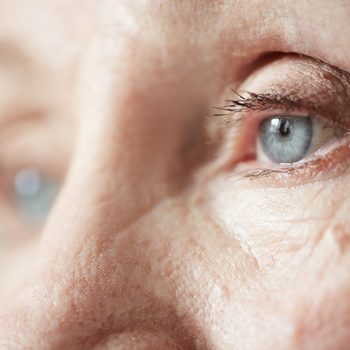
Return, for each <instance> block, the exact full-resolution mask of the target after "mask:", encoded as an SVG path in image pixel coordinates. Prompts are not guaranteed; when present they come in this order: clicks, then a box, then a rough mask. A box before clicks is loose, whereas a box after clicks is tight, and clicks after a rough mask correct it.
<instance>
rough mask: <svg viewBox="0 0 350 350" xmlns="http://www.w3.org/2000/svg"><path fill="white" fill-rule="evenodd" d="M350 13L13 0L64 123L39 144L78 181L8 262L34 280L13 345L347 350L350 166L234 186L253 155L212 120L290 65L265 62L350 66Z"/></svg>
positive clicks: (4, 4)
mask: <svg viewBox="0 0 350 350" xmlns="http://www.w3.org/2000/svg"><path fill="white" fill-rule="evenodd" d="M349 16H350V3H349V2H348V1H343V0H337V1H333V2H331V1H327V0H317V1H316V0H312V1H307V0H297V1H282V0H281V1H279V0H272V1H240V0H238V1H234V0H222V1H219V0H217V1H216V0H215V1H214V0H213V1H211V0H193V1H188V0H179V1H178V0H166V1H158V0H142V1H141V0H121V1H118V0H111V1H107V0H103V1H78V0H74V1H72V0H69V1H68V0H28V1H14V0H1V1H0V38H1V41H4V42H5V44H4V45H3V46H4V48H3V50H7V52H9V51H10V52H12V53H10V54H13V55H16V57H17V56H19V55H22V56H21V57H20V58H18V57H17V58H16V60H18V61H19V62H20V63H19V64H20V65H21V67H22V68H21V69H23V71H24V72H22V73H18V74H22V75H25V78H23V77H22V78H21V79H22V83H21V84H22V85H23V86H22V90H23V91H22V90H21V99H22V101H24V100H25V101H29V102H28V104H29V105H30V107H28V109H29V108H33V109H41V110H44V111H45V113H47V114H49V115H50V116H51V118H49V120H47V119H45V120H44V121H43V120H41V121H40V123H41V124H40V125H41V128H42V125H43V123H44V125H45V128H46V129H45V130H51V129H50V128H52V127H51V124H52V123H54V125H55V128H53V130H54V131H52V132H54V134H53V136H50V137H49V138H48V139H47V140H45V141H42V142H43V143H44V145H43V146H40V147H41V148H45V149H48V152H49V151H51V150H52V151H53V150H55V152H57V155H56V153H55V155H53V156H52V157H55V159H56V160H57V163H59V164H62V166H61V168H63V169H68V172H67V177H66V180H65V183H64V185H63V186H62V190H61V192H60V195H59V198H58V200H57V202H56V204H55V206H54V208H53V210H52V212H51V214H50V216H49V219H48V221H47V223H46V225H45V227H44V229H43V230H42V233H41V234H40V235H39V234H38V237H34V238H31V239H29V241H26V243H23V244H24V245H25V247H26V248H23V247H22V248H21V249H19V248H18V249H17V248H16V249H13V253H11V254H12V255H11V254H9V255H11V259H12V260H11V263H8V262H7V261H4V266H5V265H6V268H5V267H4V270H6V275H5V274H4V276H9V275H11V274H12V270H11V268H14V266H15V263H13V264H12V261H17V263H18V265H20V266H22V268H19V269H18V270H21V269H22V270H23V266H25V267H26V273H25V274H24V275H21V276H23V277H18V280H20V283H19V282H18V283H13V288H12V289H11V290H10V289H9V292H8V294H10V296H9V295H8V294H7V296H6V297H5V295H4V297H3V300H4V303H3V305H2V309H1V316H0V348H1V349H17V350H19V349H36V350H40V349H50V350H54V349H57V350H58V349H215V350H216V349H237V350H238V349H242V350H272V349H276V350H277V349H285V350H288V349H298V350H300V349H318V350H326V349H327V350H328V349H334V350H347V349H349V344H350V299H349V294H350V272H349V271H350V269H349V267H350V244H349V242H350V240H349V237H350V236H349V235H350V232H349V221H350V219H349V214H348V213H349V206H350V199H349V196H348V191H347V190H346V189H347V188H348V184H349V181H350V173H349V172H348V171H347V170H345V171H342V172H340V173H336V170H334V169H333V167H332V169H328V170H327V174H326V175H325V176H324V177H322V179H320V180H319V181H306V180H305V181H304V180H303V179H301V180H299V179H298V180H297V184H294V183H293V184H291V183H288V182H287V183H284V185H283V186H282V185H279V184H274V185H273V186H271V184H270V183H269V181H270V182H271V181H273V179H272V180H266V179H265V180H262V179H260V180H259V179H257V180H254V181H242V182H240V181H239V182H236V181H232V178H231V177H230V176H229V175H230V172H232V171H233V170H232V169H233V168H234V164H235V159H238V158H239V155H240V153H241V152H242V147H243V146H242V144H240V142H236V143H234V145H233V146H232V145H231V146H230V147H227V145H226V147H225V143H227V142H228V141H227V139H228V138H229V137H224V136H223V135H224V134H225V135H226V134H227V133H228V132H227V131H226V130H224V131H223V130H221V129H220V128H216V129H215V127H212V128H208V125H207V124H208V123H209V122H208V119H207V118H205V117H206V116H207V115H209V114H211V113H212V110H211V108H212V106H219V105H220V103H223V101H224V100H225V99H226V98H227V97H228V96H229V95H228V90H229V88H230V87H239V86H246V87H247V88H250V87H252V86H254V88H255V87H257V88H258V86H259V84H263V82H265V83H266V81H269V79H271V80H272V79H273V78H274V77H273V76H274V75H277V73H276V72H277V71H278V69H282V68H279V67H282V65H284V64H287V65H288V64H291V65H293V64H294V63H293V62H292V61H293V58H282V61H279V59H276V60H275V59H272V62H271V60H268V61H267V62H265V63H264V64H263V68H261V67H262V63H261V62H260V61H259V59H260V57H262V56H263V55H264V54H266V53H269V52H282V53H293V52H295V53H301V54H303V55H304V56H305V57H306V56H308V57H316V58H318V59H320V60H322V61H324V62H327V63H329V64H331V65H334V66H336V67H338V68H341V69H343V70H345V71H350V60H349V57H350V27H349V25H348V19H349ZM15 51H20V52H21V53H20V54H19V53H13V52H15ZM285 59H286V60H287V61H288V60H290V61H291V62H289V61H288V62H285V61H284V60H285ZM16 60H15V59H13V60H12V61H16ZM270 65H274V67H275V68H274V69H275V71H274V69H269V68H268V67H270ZM23 67H24V68H23ZM262 76H264V78H262ZM8 79H9V80H11V79H12V78H8ZM23 80H24V81H25V83H23ZM5 81H6V80H5ZM6 83H7V84H10V83H11V82H8V81H6ZM16 84H17V83H16ZM18 84H20V83H18ZM17 104H21V101H17ZM22 104H24V103H22ZM24 105H25V106H26V104H24ZM23 108H27V107H23ZM2 113H3V112H2ZM32 123H33V125H26V126H25V128H27V129H25V132H26V133H30V132H32V130H34V129H35V128H38V127H39V126H38V125H37V124H38V122H35V121H33V122H32ZM210 123H212V121H210ZM214 124H215V122H214ZM209 129H210V130H212V129H215V130H214V131H215V132H212V133H210V132H209V131H208V130H209ZM45 132H46V133H48V131H45ZM213 133H214V134H216V135H217V136H216V137H215V138H214V139H215V141H213V140H212V139H213V137H212V134H213ZM50 135H51V134H50ZM237 139H239V137H238V136H237ZM209 141H212V142H209ZM48 157H50V156H48ZM69 160H70V163H68V162H69ZM339 162H340V161H339ZM334 168H336V167H334ZM333 172H334V173H333ZM303 176H304V175H303ZM305 176H307V175H305ZM305 176H304V177H305ZM287 181H289V180H287ZM28 252H29V253H28ZM9 261H10V260H9ZM16 271H17V270H16ZM15 273H17V272H13V274H15ZM18 274H19V272H18ZM12 277H13V276H12ZM1 283H2V285H4V288H5V287H6V286H7V285H10V282H9V281H7V280H6V278H5V277H3V279H2V281H1ZM5 301H6V302H5Z"/></svg>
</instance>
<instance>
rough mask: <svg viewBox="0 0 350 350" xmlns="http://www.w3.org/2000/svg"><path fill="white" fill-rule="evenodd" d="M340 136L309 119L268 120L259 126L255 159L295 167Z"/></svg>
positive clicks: (335, 130)
mask: <svg viewBox="0 0 350 350" xmlns="http://www.w3.org/2000/svg"><path fill="white" fill-rule="evenodd" d="M339 132H340V130H338V129H337V128H335V127H326V126H325V125H324V123H323V122H322V121H320V120H318V119H315V118H312V117H304V116H273V117H269V118H267V119H265V120H263V121H262V122H261V124H260V126H259V130H258V138H257V157H258V159H259V160H266V158H267V159H268V160H269V161H270V162H273V163H277V164H283V163H296V162H299V161H301V160H303V159H305V158H306V157H307V156H309V155H310V154H313V153H315V152H317V151H318V150H319V149H320V148H321V147H322V146H324V145H326V144H327V143H329V141H331V140H332V139H334V138H335V137H336V136H337V134H338V133H339Z"/></svg>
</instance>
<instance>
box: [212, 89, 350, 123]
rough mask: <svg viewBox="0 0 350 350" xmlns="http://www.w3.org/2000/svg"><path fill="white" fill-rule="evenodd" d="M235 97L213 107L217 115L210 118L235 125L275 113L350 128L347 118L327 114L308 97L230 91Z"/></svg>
mask: <svg viewBox="0 0 350 350" xmlns="http://www.w3.org/2000/svg"><path fill="white" fill-rule="evenodd" d="M231 90H232V92H233V94H234V95H235V96H237V97H236V98H235V99H229V100H226V102H227V104H226V105H224V106H222V107H213V109H215V110H216V111H217V112H216V113H214V114H213V115H212V116H213V117H220V118H224V119H225V120H224V121H225V123H224V125H225V126H235V125H237V122H240V121H242V120H243V119H245V117H247V113H248V112H250V111H253V112H267V111H270V112H271V113H270V115H269V116H271V115H273V114H274V113H276V114H285V113H292V114H304V115H305V114H307V115H309V116H312V117H314V118H317V119H321V120H322V121H323V122H324V124H325V125H326V126H328V127H339V128H343V129H350V119H348V120H346V118H344V116H342V115H338V114H335V113H330V112H329V111H327V108H325V107H324V106H321V105H320V104H318V103H316V102H315V101H313V100H312V99H310V98H305V99H303V98H301V97H300V96H293V94H292V93H291V94H288V93H285V94H281V93H279V92H275V91H273V92H266V93H254V92H250V91H242V92H238V91H236V90H234V89H231Z"/></svg>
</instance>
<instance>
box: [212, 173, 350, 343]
mask: <svg viewBox="0 0 350 350" xmlns="http://www.w3.org/2000/svg"><path fill="white" fill-rule="evenodd" d="M256 181H258V180H256ZM256 181H255V182H254V180H252V181H248V180H242V181H241V182H239V184H237V182H230V180H229V179H228V178H227V177H226V178H225V179H223V180H218V181H216V183H215V184H213V185H212V196H211V200H212V209H213V211H214V212H215V213H216V214H215V217H216V219H217V221H218V222H219V224H220V225H221V227H223V228H224V229H225V230H227V232H228V233H229V234H230V235H232V236H233V237H234V238H236V239H237V240H238V241H239V242H240V243H241V247H242V249H243V250H244V251H245V252H246V253H247V254H249V255H251V256H252V257H254V258H255V259H256V263H257V268H256V279H255V281H256V283H257V284H258V286H259V288H262V290H263V292H261V293H260V294H259V295H258V296H257V299H256V300H255V301H254V306H253V307H252V308H251V310H255V312H256V310H257V309H260V310H265V312H266V313H270V316H271V319H272V320H273V319H274V320H277V322H276V323H277V325H276V327H277V328H278V329H279V330H280V332H281V334H284V337H282V338H281V339H280V340H281V341H282V339H283V338H284V339H285V340H286V339H289V340H290V346H291V349H292V348H298V349H315V348H317V349H330V348H335V349H346V348H347V346H348V345H347V344H349V341H350V336H349V335H348V332H347V329H348V328H347V327H348V325H349V322H350V317H349V315H350V313H349V309H350V302H349V301H348V294H349V290H350V283H349V273H348V270H349V266H350V253H349V249H348V247H349V232H348V228H347V227H348V224H347V222H348V212H349V207H350V202H349V199H348V196H347V194H346V193H344V188H346V186H347V185H346V184H347V183H348V181H349V178H348V176H342V177H338V178H336V179H335V180H329V181H325V182H315V183H309V184H306V185H301V186H296V187H291V188H288V189H287V188H276V187H274V188H261V187H259V185H258V184H257V182H256ZM264 296H265V301H264ZM259 300H260V302H259ZM271 301H272V302H271ZM272 310H274V311H272ZM271 311H272V312H271ZM248 314H249V312H248ZM264 318H265V319H266V316H264V317H263V318H262V319H264ZM252 324H253V323H252ZM266 334H271V332H269V331H267V332H266ZM262 338H265V336H264V334H263V335H262ZM266 341H267V340H266ZM335 342H337V343H336V344H335ZM287 343H288V342H287ZM287 343H285V344H287ZM271 344H272V343H271ZM275 344H278V337H277V338H276V343H275ZM281 344H282V343H281ZM316 344H317V345H316ZM263 348H264V347H263ZM283 348H286V347H285V345H284V346H283Z"/></svg>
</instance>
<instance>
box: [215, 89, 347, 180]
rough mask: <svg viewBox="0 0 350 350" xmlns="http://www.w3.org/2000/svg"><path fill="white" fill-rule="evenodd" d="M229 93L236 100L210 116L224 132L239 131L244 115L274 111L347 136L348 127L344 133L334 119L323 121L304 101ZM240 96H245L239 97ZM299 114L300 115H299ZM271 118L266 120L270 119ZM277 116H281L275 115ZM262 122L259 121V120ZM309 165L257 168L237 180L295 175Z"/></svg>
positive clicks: (266, 94)
mask: <svg viewBox="0 0 350 350" xmlns="http://www.w3.org/2000/svg"><path fill="white" fill-rule="evenodd" d="M231 91H232V93H233V94H234V95H235V96H236V98H234V99H229V100H226V102H227V104H226V105H225V106H223V107H213V108H214V109H215V110H216V111H217V112H216V113H214V114H213V115H212V116H213V117H216V118H221V125H222V126H223V127H225V128H227V127H228V128H231V127H235V128H236V127H239V126H240V124H241V123H242V122H243V121H244V120H245V119H246V118H247V116H248V112H269V111H270V112H271V114H276V110H279V111H281V110H283V112H282V114H283V113H288V112H289V113H293V114H298V115H305V116H308V115H309V116H310V115H312V117H313V118H315V119H318V120H321V121H322V123H323V124H324V127H325V128H341V129H343V130H345V134H344V136H349V135H350V127H349V130H347V128H346V127H344V125H343V123H341V122H339V121H338V120H336V119H331V118H326V117H323V116H322V113H321V112H320V111H319V108H318V106H317V105H316V104H315V103H312V102H310V101H308V102H307V103H305V101H303V100H301V99H295V98H291V97H290V96H287V95H282V94H279V93H261V94H257V93H254V92H250V91H242V92H238V91H236V90H234V89H231ZM243 94H244V95H245V96H243ZM300 111H303V113H300ZM271 114H270V115H269V116H271ZM278 114H281V112H278ZM263 119H264V118H261V120H263ZM309 163H313V164H315V163H316V160H315V159H314V160H310V161H308V162H304V163H302V164H301V165H300V164H299V165H298V166H288V167H280V168H270V169H267V168H257V169H252V170H250V171H248V172H247V173H245V174H243V175H242V176H241V177H240V178H239V179H248V180H255V179H258V178H264V177H265V178H266V177H270V176H274V175H279V174H282V175H283V174H285V175H295V173H296V172H297V171H300V170H301V169H302V168H305V167H306V166H307V165H308V164H309Z"/></svg>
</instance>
